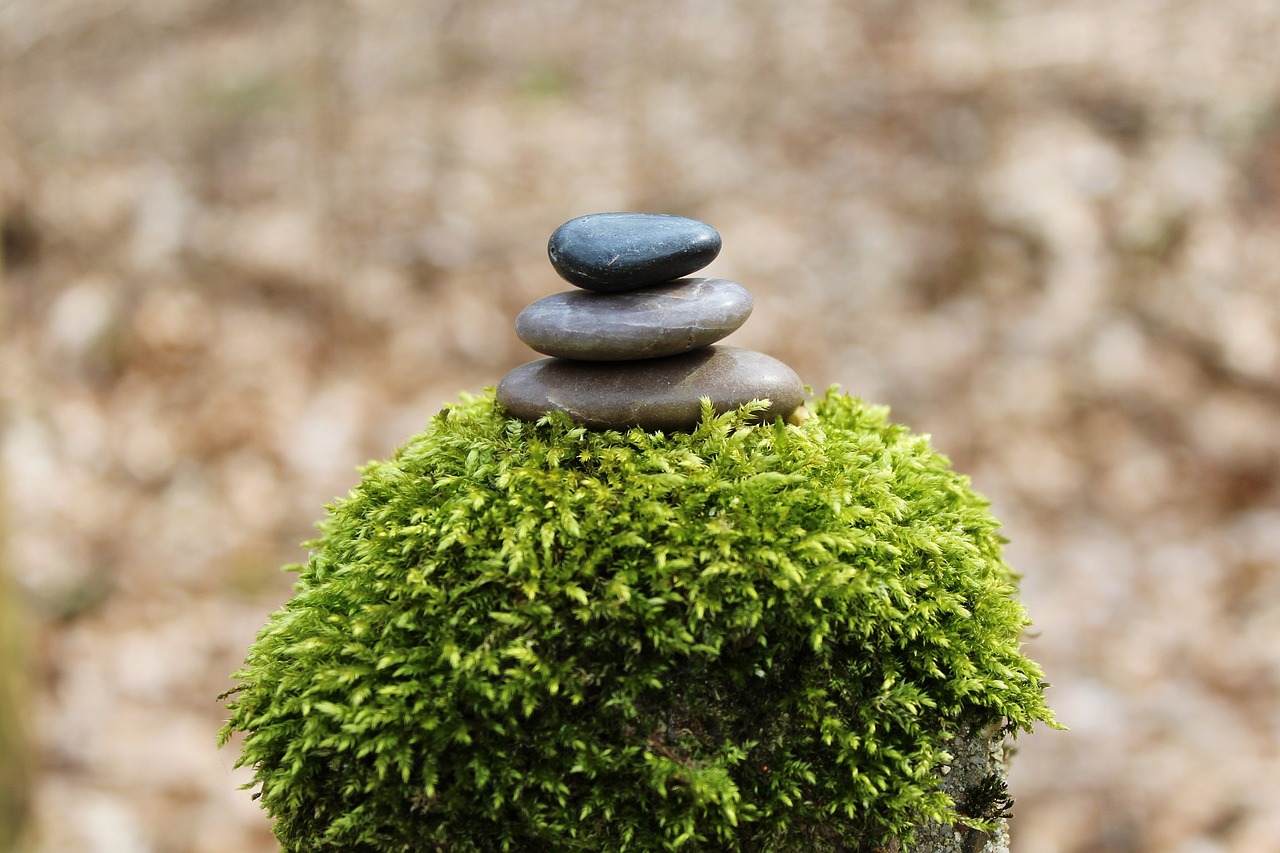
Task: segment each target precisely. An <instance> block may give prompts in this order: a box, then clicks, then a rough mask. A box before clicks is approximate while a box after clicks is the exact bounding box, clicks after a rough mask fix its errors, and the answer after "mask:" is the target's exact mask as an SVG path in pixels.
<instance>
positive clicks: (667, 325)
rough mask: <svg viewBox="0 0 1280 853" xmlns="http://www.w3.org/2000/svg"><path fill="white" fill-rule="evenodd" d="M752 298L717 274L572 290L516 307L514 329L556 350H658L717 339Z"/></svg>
mask: <svg viewBox="0 0 1280 853" xmlns="http://www.w3.org/2000/svg"><path fill="white" fill-rule="evenodd" d="M753 304H754V303H753V302H752V299H751V294H750V293H748V292H747V289H746V288H745V287H743V286H742V285H740V284H735V283H734V282H732V281H726V280H725V279H722V278H682V279H678V280H676V281H671V282H667V283H666V284H655V285H650V286H649V287H643V288H640V289H638V290H630V291H627V292H626V293H588V292H587V291H583V290H570V291H566V292H564V293H556V294H554V295H552V296H548V297H545V298H543V299H539V300H538V301H537V302H534V303H533V304H532V305H530V306H529V307H527V308H525V309H524V310H523V311H521V312H520V316H518V317H516V334H517V335H519V336H520V340H522V341H524V342H525V343H526V344H528V345H529V347H530V348H532V349H535V350H537V351H538V352H540V353H543V354H544V355H553V356H556V357H558V358H573V359H581V360H584V361H623V360H629V359H641V358H659V357H661V356H667V355H678V354H679V353H682V352H689V351H690V350H695V349H697V348H699V347H705V346H709V345H711V344H713V343H715V342H716V341H718V340H720V339H721V338H723V337H725V336H726V335H728V334H729V333H731V332H733V331H734V330H735V329H737V328H738V327H739V326H741V325H742V324H743V323H745V322H746V320H747V317H749V316H751V308H752V305H753Z"/></svg>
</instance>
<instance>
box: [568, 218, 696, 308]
mask: <svg viewBox="0 0 1280 853" xmlns="http://www.w3.org/2000/svg"><path fill="white" fill-rule="evenodd" d="M719 253H720V234H719V232H717V231H716V230H715V229H714V228H712V227H711V226H710V225H707V224H706V223H705V222H699V221H698V220H696V219H689V218H687V217H684V216H669V215H666V214H659V213H592V214H588V215H586V216H579V217H578V218H576V219H570V220H569V221H568V222H566V223H564V224H563V225H561V226H560V227H559V228H557V229H556V230H555V232H554V233H553V234H552V235H551V239H550V241H548V243H547V255H548V256H549V257H550V258H551V265H552V266H553V267H555V269H556V272H558V273H559V274H560V276H561V277H562V278H563V279H564V280H565V281H568V282H570V283H571V284H575V285H577V286H578V287H582V288H585V289H587V290H595V291H600V292H603V293H616V292H618V291H623V290H633V289H635V288H637V287H643V286H645V285H648V284H658V283H660V282H664V281H670V280H671V279H675V278H680V277H682V276H686V275H689V274H690V273H692V272H697V271H698V270H700V269H702V268H703V267H705V266H706V265H707V264H709V263H711V262H712V261H713V260H715V257H716V255H718V254H719Z"/></svg>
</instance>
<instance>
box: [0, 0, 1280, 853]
mask: <svg viewBox="0 0 1280 853" xmlns="http://www.w3.org/2000/svg"><path fill="white" fill-rule="evenodd" d="M1277 45H1280V3H1276V2H1274V0H1007V2H1003V1H1002V0H914V2H913V0H861V1H860V2H837V0H684V2H676V0H669V1H668V0H662V1H661V2H652V3H649V2H646V3H639V2H632V0H626V2H624V0H592V2H585V0H584V2H574V0H530V2H498V1H497V0H471V1H470V2H463V0H7V2H0V217H2V218H3V250H4V261H3V279H2V280H0V324H2V328H3V334H2V336H0V409H2V413H0V414H2V420H0V442H2V445H0V448H2V451H3V455H2V457H0V458H2V460H3V474H4V491H5V494H6V509H5V511H4V512H3V515H0V518H2V519H3V526H4V527H5V528H6V542H7V544H6V546H5V550H4V552H3V554H4V561H5V570H4V572H0V574H7V578H6V581H7V584H8V585H7V590H8V592H7V593H5V595H6V596H7V597H8V598H9V601H7V602H4V605H5V607H7V608H8V609H7V610H5V611H4V612H5V614H6V615H4V616H2V617H0V619H3V620H4V622H3V624H0V628H3V629H4V630H2V631H0V637H3V638H4V639H3V642H4V643H5V644H6V648H5V649H3V650H2V651H0V654H2V656H3V660H2V662H0V672H3V673H4V676H3V678H2V679H0V696H6V695H9V694H13V695H15V696H20V697H22V700H21V701H14V700H13V699H12V697H11V698H10V699H9V700H8V705H7V707H5V708H3V709H0V749H3V750H5V754H3V755H0V797H3V801H2V802H0V847H3V846H4V845H5V844H6V841H5V840H4V838H5V832H6V827H9V828H11V827H12V826H13V825H14V823H15V820H14V816H15V815H17V814H19V813H22V812H23V811H25V813H26V814H27V815H28V818H29V819H28V821H27V828H28V833H27V845H26V849H29V850H32V851H39V853H45V851H50V852H52V851H58V853H61V851H69V850H75V851H87V852H88V853H94V851H103V853H107V851H109V853H197V851H199V853H213V851H219V853H220V852H221V851H233V850H234V851H246V853H254V851H270V850H273V849H274V845H273V843H272V840H271V836H270V832H269V825H268V822H267V820H266V819H265V818H264V817H263V815H262V814H261V813H260V812H259V811H258V809H257V807H256V805H255V804H254V803H253V801H252V800H251V799H250V795H249V793H248V792H246V791H241V790H239V786H240V785H241V784H243V783H244V782H245V781H246V780H247V778H248V776H247V774H246V773H245V772H244V771H242V770H241V771H237V770H233V769H232V767H231V765H232V764H233V762H234V759H235V755H236V750H235V749H234V747H232V748H228V749H225V750H222V751H218V750H217V749H215V746H214V740H215V734H216V731H217V729H218V727H219V725H220V723H221V721H222V719H223V708H222V705H221V703H220V702H218V701H217V700H216V698H215V697H216V696H217V695H218V694H219V693H220V692H222V691H223V690H225V689H227V688H228V687H229V686H230V684H231V682H230V678H229V675H230V673H231V672H232V671H233V670H234V669H235V668H236V667H237V665H238V663H239V661H240V660H241V658H242V656H243V653H244V650H245V648H246V647H247V646H248V644H249V643H250V642H251V640H252V638H253V636H254V633H255V632H256V630H257V628H258V627H259V626H260V625H261V623H262V622H263V621H264V619H265V616H266V614H267V613H268V612H269V611H270V610H271V609H273V608H274V607H276V606H277V605H279V604H280V603H281V602H282V601H284V600H285V599H286V598H287V596H288V595H289V593H290V589H291V584H292V576H291V575H288V574H284V573H282V572H280V571H279V567H280V566H281V565H283V564H286V563H291V562H296V561H298V560H300V559H302V558H303V557H304V552H303V551H302V549H301V548H300V547H299V546H298V543H299V542H301V541H302V540H304V539H306V538H308V537H309V536H310V535H311V533H312V525H313V524H314V522H315V521H316V520H317V519H318V518H319V517H320V516H321V514H322V508H323V506H324V504H326V503H327V502H329V501H330V500H332V499H333V498H334V497H335V496H338V495H341V494H344V493H345V492H346V491H347V490H348V489H349V488H350V487H351V486H352V485H354V483H355V482H356V478H357V475H356V471H355V468H356V466H357V465H358V464H360V463H362V462H364V461H366V460H367V459H370V458H378V457H385V456H387V455H388V454H389V453H390V452H391V451H392V450H393V449H394V448H395V446H396V445H397V444H398V443H400V442H401V441H403V440H404V438H405V437H407V436H408V435H409V434H410V433H411V432H414V431H416V430H418V429H420V428H421V427H422V426H423V425H424V424H425V423H426V421H427V419H428V418H429V417H430V416H431V415H433V414H434V413H435V412H436V411H438V410H439V408H440V407H441V404H442V403H444V402H446V401H449V400H452V399H455V397H456V395H457V393H458V392H459V391H462V390H472V391H475V390H478V389H480V388H482V387H484V386H486V385H493V384H495V383H496V381H497V379H498V378H499V377H500V376H501V375H502V374H503V373H504V372H505V371H506V370H508V369H509V368H511V367H512V366H514V365H516V364H518V363H520V362H522V361H525V360H528V359H529V358H531V357H532V354H531V353H530V352H528V351H527V350H526V349H525V348H524V347H523V346H522V345H521V344H520V343H519V341H518V340H517V339H516V337H515V335H514V332H513V331H512V321H513V319H514V317H515V315H516V313H517V312H518V311H519V310H520V308H522V307H523V306H524V305H525V304H527V303H528V302H530V301H532V300H533V299H535V298H537V297H540V296H543V295H546V294H549V293H552V292H555V291H558V290H562V289H565V286H564V285H563V284H562V283H561V282H560V281H559V280H558V279H557V277H556V276H555V274H554V272H553V271H552V270H551V268H550V266H549V265H548V263H547V261H546V255H545V244H546V239H547V237H548V235H549V234H550V232H551V231H552V230H553V229H554V228H555V227H556V226H557V225H559V224H560V223H561V222H563V221H564V220H566V219H569V218H571V217H573V216H577V215H580V214H583V213H589V212H597V211H608V210H639V211H651V212H666V213H678V214H684V215H689V216H694V217H697V218H700V219H702V220H705V221H707V222H709V223H711V224H712V225H714V226H715V227H716V228H717V229H719V230H720V232H721V234H722V235H723V238H724V250H723V252H722V253H721V257H720V258H719V259H718V260H717V261H716V262H715V263H714V264H713V266H712V267H710V268H709V270H708V272H709V273H711V274H715V275H720V276H723V277H727V278H732V279H734V280H737V281H739V282H741V283H742V284H744V285H745V286H747V287H748V288H749V289H750V290H752V292H753V293H754V295H755V297H756V313H755V315H754V316H753V317H752V319H751V320H750V321H749V322H748V323H747V325H746V326H745V327H744V328H743V329H742V330H741V331H740V332H738V333H736V334H735V336H734V338H733V339H732V340H731V342H733V343H737V344H738V345H741V346H747V347H752V348H755V349H760V350H763V351H766V352H769V353H771V354H773V355H775V356H777V357H779V358H781V359H783V360H784V361H786V362H788V363H789V364H791V365H792V366H793V367H795V368H796V369H797V371H798V372H799V373H800V374H801V376H802V377H803V378H804V379H805V380H806V382H808V383H809V384H810V385H811V386H812V387H813V388H815V389H816V390H819V391H820V390H821V389H823V388H825V387H826V386H827V385H828V384H831V383H839V384H841V385H842V386H843V387H844V388H845V389H846V390H848V391H850V392H852V393H855V394H858V395H859V396H862V397H864V398H866V399H869V400H873V401H876V402H881V403H887V404H889V405H891V406H892V408H893V412H894V417H895V419H896V420H898V421H901V422H904V423H907V424H909V425H910V426H911V427H912V428H913V429H916V430H917V431H920V432H924V433H930V434H932V436H933V437H934V441H935V443H936V445H937V446H938V447H939V448H940V449H941V450H942V451H943V452H944V453H946V454H947V455H949V456H950V457H951V459H952V460H953V461H954V463H955V465H956V466H957V467H958V468H959V469H961V470H963V471H964V472H966V473H968V474H970V475H971V476H972V478H973V480H974V482H975V484H976V485H977V487H978V488H979V490H981V491H982V492H984V493H985V494H987V495H988V496H990V497H991V498H992V500H993V501H994V504H995V508H996V511H997V514H998V515H999V516H1000V517H1001V518H1002V519H1003V520H1004V522H1005V525H1006V533H1007V535H1008V537H1009V539H1010V540H1011V541H1010V545H1009V550H1008V554H1009V557H1010V559H1011V561H1012V562H1013V564H1014V565H1015V567H1016V568H1017V569H1018V570H1020V571H1021V572H1022V573H1023V574H1024V576H1025V579H1024V585H1023V597H1024V599H1025V601H1026V603H1027V606H1028V608H1029V609H1030V611H1031V614H1032V616H1033V618H1034V619H1035V621H1036V625H1035V627H1034V629H1033V632H1032V634H1031V635H1030V636H1029V638H1028V649H1029V651H1030V653H1031V654H1032V655H1033V656H1034V657H1036V658H1037V659H1038V660H1039V661H1041V662H1042V663H1043V665H1044V666H1045V668H1046V670H1047V673H1048V676H1049V679H1050V681H1051V682H1052V683H1053V688H1052V690H1051V693H1050V696H1051V699H1052V703H1053V704H1054V706H1055V707H1056V709H1057V710H1058V712H1059V714H1060V716H1061V718H1062V720H1063V722H1065V723H1066V724H1067V725H1069V726H1070V727H1071V731H1070V732H1068V733H1059V732H1049V731H1046V732H1043V733H1037V734H1035V735H1033V736H1030V737H1023V738H1021V739H1020V740H1019V741H1018V747H1019V752H1018V754H1017V756H1016V758H1015V761H1014V765H1013V780H1012V788H1013V793H1014V795H1015V797H1016V800H1017V802H1016V805H1015V808H1014V811H1015V814H1016V818H1015V821H1014V845H1015V849H1016V850H1018V851H1020V853H1040V851H1081V853H1083V851H1095V853H1128V852H1129V851H1179V853H1210V851H1242V853H1243V852H1244V851H1249V853H1257V851H1265V850H1277V849H1280V841H1277V839H1280V809H1277V808H1276V804H1277V803H1280V772H1277V770H1278V769H1280V704H1278V700H1280V556H1278V555H1280V50H1278V49H1277ZM19 628H21V631H19ZM19 661H25V662H26V665H25V667H24V666H21V665H20V664H19ZM24 676H25V677H26V679H27V684H26V685H22V684H18V683H17V682H16V679H18V678H20V677H24ZM19 712H23V713H19ZM14 744H16V745H17V748H16V749H15V748H14ZM23 774H28V775H23ZM24 802H25V806H24V805H23V803H24Z"/></svg>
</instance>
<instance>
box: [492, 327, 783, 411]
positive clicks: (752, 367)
mask: <svg viewBox="0 0 1280 853" xmlns="http://www.w3.org/2000/svg"><path fill="white" fill-rule="evenodd" d="M703 397H708V398H710V399H711V403H712V405H713V406H714V407H715V410H716V412H717V413H720V412H727V411H729V410H731V409H735V408H737V407H738V406H741V405H743V404H745V403H749V402H751V401H752V400H766V399H767V400H769V401H770V404H771V405H770V406H769V408H768V409H767V410H766V411H764V412H761V413H760V415H759V416H758V419H759V420H760V421H762V422H768V421H772V420H774V419H775V418H779V417H781V418H786V417H787V416H788V415H790V414H791V413H792V412H793V411H795V410H796V409H797V408H798V407H799V406H800V404H801V403H802V402H803V401H804V384H803V383H802V382H801V381H800V377H799V376H797V375H796V373H795V371H794V370H792V369H791V368H790V367H787V366H786V365H785V364H783V363H782V362H780V361H778V360H777V359H775V358H771V357H769V356H767V355H765V354H763V353H759V352H755V351H753V350H746V349H739V348H737V347H725V346H712V347H704V348H702V349H699V350H695V351H693V352H690V353H685V354H683V355H673V356H667V357H666V358H655V359H646V360H644V361H628V362H591V361H568V360H565V359H558V358H545V359H541V360H539V361H532V362H529V363H527V364H523V365H521V366H520V367H517V368H515V369H514V370H512V371H511V372H509V373H508V374H507V375H506V376H504V377H503V378H502V381H501V382H500V383H499V384H498V402H499V403H500V404H501V405H502V406H503V407H504V408H506V410H507V411H508V412H509V413H510V414H511V415H513V416H515V417H518V418H521V419H524V420H536V419H538V418H540V417H542V416H543V415H544V414H546V413H547V412H550V411H561V412H565V413H566V414H568V415H569V416H570V417H572V418H573V419H574V420H576V421H578V422H579V423H581V424H583V425H585V426H588V427H591V428H593V429H627V428H629V427H635V426H638V427H641V428H642V429H646V430H664V431H668V432H672V431H680V430H690V429H693V428H694V427H695V426H697V424H698V421H699V420H700V419H701V417H702V403H701V398H703Z"/></svg>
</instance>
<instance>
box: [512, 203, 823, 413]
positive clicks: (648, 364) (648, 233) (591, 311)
mask: <svg viewBox="0 0 1280 853" xmlns="http://www.w3.org/2000/svg"><path fill="white" fill-rule="evenodd" d="M547 253H548V254H549V255H550V257H551V265H552V266H553V267H555V270H556V272H558V273H559V274H560V276H561V277H562V278H564V279H565V280H566V281H568V282H570V283H571V284H574V285H577V286H578V287H579V288H581V289H580V290H573V291H567V292H564V293H557V294H554V295H553V296H548V297H546V298H544V299H539V300H538V301H536V302H534V303H533V304H531V305H529V306H528V307H527V308H525V309H524V310H523V311H522V312H520V315H519V317H517V318H516V334H518V335H519V336H520V340H522V341H524V342H525V343H526V344H528V345H529V347H531V348H532V349H534V350H537V351H538V352H540V353H543V354H544V355H548V356H551V357H550V358H544V359H540V360H538V361H532V362H529V363H528V364H524V365H521V366H520V367H517V368H515V369H514V370H512V371H511V372H510V373H508V374H507V375H506V376H504V377H503V378H502V381H501V382H500V383H499V384H498V402H499V404H501V405H502V406H503V407H504V408H505V409H506V410H507V411H508V412H509V413H510V414H512V415H514V416H515V417H517V418H521V419H523V420H537V419H538V418H540V417H542V416H543V415H545V414H547V413H548V412H552V411H560V412H564V413H566V414H568V415H569V416H570V417H571V418H573V419H574V420H575V421H578V422H579V423H581V424H583V425H585V426H587V427H590V428H592V429H627V428H629V427H640V428H642V429H645V430H650V431H653V430H663V431H666V432H686V431H689V430H692V429H693V428H694V427H696V426H697V425H698V422H699V421H700V420H701V417H702V403H701V401H702V398H704V397H706V398H709V399H710V400H711V403H712V406H713V407H714V408H715V410H716V412H717V413H723V412H726V411H730V410H732V409H736V408H738V407H739V406H742V405H744V404H746V403H749V402H751V401H752V400H767V401H769V406H768V408H767V409H765V410H764V411H762V412H760V413H759V414H758V415H757V419H758V420H760V421H765V422H768V421H773V420H774V419H775V418H778V417H782V418H787V417H789V416H790V415H791V414H792V413H793V412H794V411H795V410H796V409H797V408H799V406H800V404H801V403H802V402H803V400H804V385H803V383H801V381H800V378H799V377H798V376H796V374H795V371H793V370H792V369H791V368H790V367H787V366H786V365H785V364H783V363H782V362H780V361H778V360H777V359H774V358H770V357H769V356H767V355H764V354H763V353H759V352H754V351H752V350H747V349H740V348H738V347H727V346H716V345H715V344H716V342H717V341H719V340H720V339H722V338H724V337H725V336H726V335H728V334H729V333H731V332H733V331H734V330H735V329H737V328H738V327H739V326H741V325H742V324H743V323H744V322H746V319H747V317H748V316H749V315H750V314H751V309H752V306H753V303H752V299H751V294H749V293H748V292H747V291H746V289H745V288H743V287H742V286H741V285H739V284H735V283H734V282H731V281H726V280H724V279H719V278H684V276H688V275H689V274H690V273H693V272H696V271H698V270H700V269H702V268H703V267H705V266H706V265H707V264H709V263H711V261H712V260H714V259H715V257H716V255H718V254H719V253H720V235H719V234H718V233H717V232H716V230H715V229H714V228H712V227H711V226H709V225H707V224H705V223H702V222H699V221H697V220H696V219H687V218H685V217H681V216H666V215H659V214H643V213H597V214H592V215H589V216H580V217H578V218H577V219H571V220H569V221H568V222H566V223H565V224H563V225H561V226H560V227H559V228H557V229H556V231H555V233H554V234H552V235H551V240H550V242H549V243H548V245H547Z"/></svg>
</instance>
